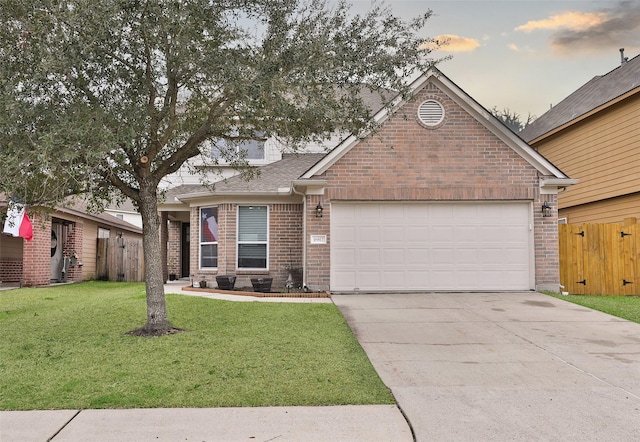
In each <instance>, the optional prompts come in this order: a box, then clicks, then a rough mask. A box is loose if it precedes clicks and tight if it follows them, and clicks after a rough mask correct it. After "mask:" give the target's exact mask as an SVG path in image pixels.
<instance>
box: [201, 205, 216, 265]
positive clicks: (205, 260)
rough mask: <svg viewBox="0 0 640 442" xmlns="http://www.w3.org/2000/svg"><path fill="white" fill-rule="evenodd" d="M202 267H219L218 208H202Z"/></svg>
mask: <svg viewBox="0 0 640 442" xmlns="http://www.w3.org/2000/svg"><path fill="white" fill-rule="evenodd" d="M200 268H201V269H215V268H218V208H217V207H202V208H200Z"/></svg>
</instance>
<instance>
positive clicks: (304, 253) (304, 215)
mask: <svg viewBox="0 0 640 442" xmlns="http://www.w3.org/2000/svg"><path fill="white" fill-rule="evenodd" d="M291 191H292V192H293V193H294V194H296V195H300V196H302V288H303V289H306V288H307V287H308V286H307V281H306V280H307V196H306V195H305V194H304V193H302V192H298V191H297V190H296V186H295V184H293V183H291Z"/></svg>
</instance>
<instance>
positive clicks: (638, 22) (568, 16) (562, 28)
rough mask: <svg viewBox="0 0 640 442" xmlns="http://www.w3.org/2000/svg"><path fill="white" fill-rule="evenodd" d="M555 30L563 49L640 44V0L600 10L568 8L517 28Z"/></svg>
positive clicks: (558, 47)
mask: <svg viewBox="0 0 640 442" xmlns="http://www.w3.org/2000/svg"><path fill="white" fill-rule="evenodd" d="M541 29H546V30H552V31H554V32H553V33H552V35H551V37H550V43H551V47H552V48H553V49H554V50H555V51H556V52H559V53H566V52H569V51H575V50H582V51H594V50H595V51H597V50H603V49H611V48H612V47H613V48H619V47H625V45H626V46H627V47H629V46H637V42H638V41H640V0H626V1H618V2H617V3H615V4H613V5H612V6H611V7H608V8H603V9H600V10H599V11H596V12H590V13H588V12H575V11H571V12H564V13H561V14H557V15H553V16H551V17H549V18H547V19H544V20H537V21H530V22H528V23H526V24H524V25H522V26H518V27H517V28H516V30H517V31H523V32H532V31H535V30H541Z"/></svg>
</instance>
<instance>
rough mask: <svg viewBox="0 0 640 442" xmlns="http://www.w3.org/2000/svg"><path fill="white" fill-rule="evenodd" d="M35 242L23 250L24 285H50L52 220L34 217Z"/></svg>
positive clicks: (32, 221) (25, 245)
mask: <svg viewBox="0 0 640 442" xmlns="http://www.w3.org/2000/svg"><path fill="white" fill-rule="evenodd" d="M31 223H32V224H33V240H31V241H25V242H24V246H23V249H22V266H23V270H22V284H23V285H24V286H27V287H29V286H42V285H49V283H50V281H51V219H50V218H49V219H45V218H43V217H41V216H32V219H31Z"/></svg>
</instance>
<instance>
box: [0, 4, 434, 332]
mask: <svg viewBox="0 0 640 442" xmlns="http://www.w3.org/2000/svg"><path fill="white" fill-rule="evenodd" d="M430 15H431V11H426V12H424V13H423V14H421V15H419V16H417V17H416V18H414V19H412V20H409V21H404V20H401V19H400V18H398V17H395V16H394V15H393V14H392V13H391V11H390V9H388V8H387V7H385V6H384V5H382V4H374V5H373V6H372V8H371V9H370V10H369V11H368V12H366V13H364V14H361V15H358V14H354V13H353V12H352V11H351V9H350V7H349V6H348V4H347V3H346V2H328V1H325V0H302V1H300V0H155V1H153V0H109V1H104V2H96V1H92V0H41V1H38V2H33V1H31V0H0V22H1V23H2V26H0V59H1V60H2V63H0V155H1V157H0V160H1V161H0V192H4V193H5V194H6V195H15V196H18V197H19V198H20V199H21V200H22V201H23V202H24V203H26V204H30V205H48V206H52V205H55V204H56V203H59V202H60V201H62V200H63V199H64V198H65V197H67V196H69V195H84V196H86V197H87V198H90V200H91V201H92V202H93V203H94V204H95V205H96V206H97V207H98V208H99V207H101V204H102V203H103V202H105V201H110V200H111V199H112V198H117V197H118V196H126V197H129V198H131V199H132V200H133V201H134V202H135V203H136V204H137V206H138V208H139V210H140V213H141V215H142V218H143V231H144V247H145V266H146V269H145V270H146V282H147V305H148V315H147V327H148V328H149V329H157V330H166V329H167V327H168V324H169V322H168V319H167V317H166V312H165V313H164V314H163V313H162V312H161V311H158V310H153V309H154V308H159V309H160V310H162V309H164V306H163V304H162V303H163V298H164V294H163V293H162V282H163V281H162V275H161V273H159V272H161V263H160V262H159V258H157V259H156V257H155V256H154V254H158V253H157V252H158V250H159V249H158V247H159V244H158V239H157V236H158V235H157V232H158V223H159V221H158V215H157V201H158V200H157V198H158V185H159V183H160V181H161V180H162V179H163V178H164V177H165V176H167V175H168V174H171V173H173V172H175V171H177V170H178V169H179V168H180V167H181V166H182V165H183V164H184V163H185V161H188V160H190V159H191V158H194V157H196V156H199V155H201V153H202V152H201V150H202V146H203V143H205V142H207V141H212V140H219V139H227V140H230V141H238V140H242V139H250V138H253V137H255V136H256V135H255V134H256V132H257V131H259V132H260V133H261V134H264V136H266V137H279V138H281V139H283V140H285V141H286V142H287V143H289V145H291V146H293V148H294V149H295V146H301V145H304V143H306V142H308V141H311V140H319V139H323V138H325V137H328V136H329V135H330V134H331V133H335V132H336V131H346V132H352V133H358V132H361V131H363V130H366V129H367V128H369V125H370V124H371V116H372V115H371V111H370V110H369V109H368V108H367V106H365V104H364V103H363V101H362V97H361V95H360V94H359V92H360V91H361V90H362V88H363V87H366V88H369V89H370V90H372V91H377V92H380V93H385V92H388V91H389V90H394V91H398V92H401V93H402V92H406V91H407V89H406V87H407V82H406V80H407V79H408V78H410V77H411V76H413V75H415V74H417V73H420V72H424V71H425V70H427V69H428V68H429V67H430V66H431V65H432V64H433V63H434V60H433V59H431V58H430V57H429V52H430V50H432V49H433V48H434V42H433V41H431V40H429V39H424V38H422V37H420V34H419V32H420V30H421V29H422V28H423V27H424V26H425V24H426V21H427V19H428V18H429V17H430ZM223 153H224V154H225V155H229V157H228V158H225V159H226V160H228V161H229V162H231V163H232V164H236V165H238V166H239V167H241V166H242V165H243V159H242V158H238V157H232V156H231V155H232V153H231V152H228V151H224V152H223ZM158 255H159V254H158ZM152 301H153V302H155V303H156V304H154V305H156V307H153V308H152V307H151V304H150V302H152ZM158 303H159V304H158ZM152 310H153V311H152ZM154 312H155V313H154ZM151 313H153V317H151V316H152V315H151Z"/></svg>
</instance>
